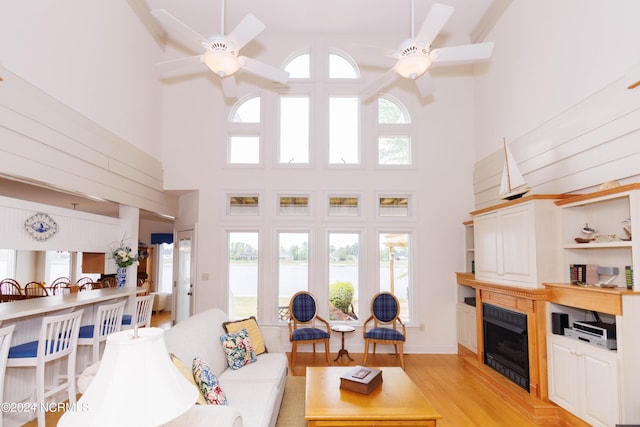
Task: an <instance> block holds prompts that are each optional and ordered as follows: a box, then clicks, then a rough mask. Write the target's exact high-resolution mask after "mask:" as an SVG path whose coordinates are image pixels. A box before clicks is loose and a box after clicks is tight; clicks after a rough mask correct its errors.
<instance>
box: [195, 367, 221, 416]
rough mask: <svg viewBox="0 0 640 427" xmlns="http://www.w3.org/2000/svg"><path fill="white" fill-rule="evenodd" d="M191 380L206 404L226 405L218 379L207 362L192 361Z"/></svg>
mask: <svg viewBox="0 0 640 427" xmlns="http://www.w3.org/2000/svg"><path fill="white" fill-rule="evenodd" d="M193 378H194V379H195V381H196V384H197V385H198V387H199V388H200V391H201V392H202V395H203V396H204V400H206V401H207V403H208V404H210V405H226V404H227V403H228V402H227V395H226V394H225V392H224V391H223V390H222V387H220V383H219V382H218V378H216V375H215V374H214V373H213V372H212V371H211V368H209V365H207V362H205V361H204V360H202V359H201V358H199V357H195V358H194V359H193Z"/></svg>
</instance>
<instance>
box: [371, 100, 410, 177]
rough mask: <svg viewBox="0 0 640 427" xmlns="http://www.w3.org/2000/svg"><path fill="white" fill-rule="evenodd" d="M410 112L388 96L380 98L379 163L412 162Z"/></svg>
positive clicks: (407, 163)
mask: <svg viewBox="0 0 640 427" xmlns="http://www.w3.org/2000/svg"><path fill="white" fill-rule="evenodd" d="M410 124H411V121H410V120H409V113H407V111H406V110H405V109H404V108H402V106H401V105H400V103H399V102H398V101H395V100H391V99H389V98H388V97H379V98H378V130H379V135H378V164H380V165H409V164H411V140H410V138H409V131H410V126H409V125H410Z"/></svg>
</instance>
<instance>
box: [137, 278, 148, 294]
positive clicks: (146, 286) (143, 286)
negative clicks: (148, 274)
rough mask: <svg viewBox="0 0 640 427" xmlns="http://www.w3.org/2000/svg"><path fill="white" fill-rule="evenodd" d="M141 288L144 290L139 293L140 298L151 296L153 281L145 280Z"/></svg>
mask: <svg viewBox="0 0 640 427" xmlns="http://www.w3.org/2000/svg"><path fill="white" fill-rule="evenodd" d="M139 287H140V288H142V290H141V291H139V292H138V293H137V295H139V296H144V295H149V294H150V293H151V280H149V279H144V280H143V281H142V283H140V286H139Z"/></svg>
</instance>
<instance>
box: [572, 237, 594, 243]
mask: <svg viewBox="0 0 640 427" xmlns="http://www.w3.org/2000/svg"><path fill="white" fill-rule="evenodd" d="M594 240H595V239H583V238H582V237H576V238H575V241H576V243H590V242H593V241H594Z"/></svg>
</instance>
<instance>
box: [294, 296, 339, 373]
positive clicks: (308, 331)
mask: <svg viewBox="0 0 640 427" xmlns="http://www.w3.org/2000/svg"><path fill="white" fill-rule="evenodd" d="M316 321H318V322H322V323H324V326H326V330H325V329H324V328H322V329H320V328H316V327H315V322H316ZM330 336H331V328H330V327H329V322H327V321H326V320H324V319H323V318H322V317H320V316H318V304H316V299H315V297H314V296H313V295H312V294H311V293H309V292H306V291H300V292H296V293H295V294H294V295H293V296H292V297H291V300H290V301H289V341H291V368H292V369H293V367H294V366H295V365H296V356H297V354H298V344H313V353H314V354H315V352H316V343H319V342H324V352H325V354H326V357H327V365H331V361H330V357H329V337H330Z"/></svg>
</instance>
